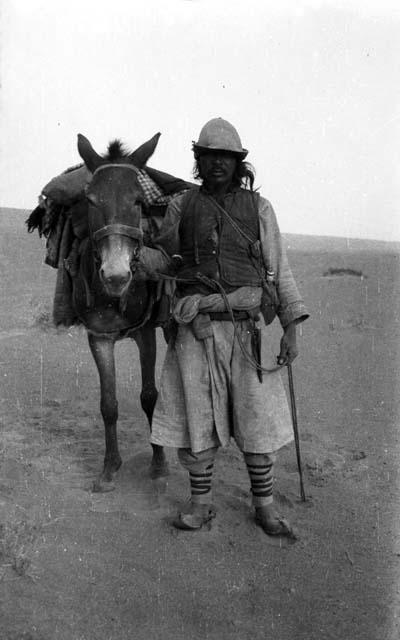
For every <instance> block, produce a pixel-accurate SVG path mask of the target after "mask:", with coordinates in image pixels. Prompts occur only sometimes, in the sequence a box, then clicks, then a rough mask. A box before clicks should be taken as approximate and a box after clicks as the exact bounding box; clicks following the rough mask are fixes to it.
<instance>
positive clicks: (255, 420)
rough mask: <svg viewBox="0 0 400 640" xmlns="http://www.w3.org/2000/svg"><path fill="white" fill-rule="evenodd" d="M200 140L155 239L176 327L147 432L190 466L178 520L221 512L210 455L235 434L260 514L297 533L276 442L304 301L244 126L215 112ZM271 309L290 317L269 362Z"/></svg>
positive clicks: (272, 530) (286, 424) (193, 524)
mask: <svg viewBox="0 0 400 640" xmlns="http://www.w3.org/2000/svg"><path fill="white" fill-rule="evenodd" d="M193 151H194V156H195V162H196V164H195V177H196V178H200V179H201V181H202V184H201V186H200V188H199V189H193V190H191V191H189V192H186V193H185V194H183V195H179V196H177V197H176V198H175V199H174V200H173V201H172V202H171V203H170V205H169V207H168V210H167V213H166V217H165V219H164V223H163V226H162V229H161V233H160V236H159V238H158V241H157V245H158V247H159V248H160V250H161V252H162V253H163V254H164V256H169V257H170V258H173V261H174V263H175V264H176V265H178V268H177V270H176V287H177V288H176V293H175V297H174V300H173V309H172V310H173V317H174V319H175V321H176V322H177V334H176V337H175V338H174V339H172V340H170V342H169V345H168V351H167V354H166V359H165V362H164V366H163V371H162V376H161V384H160V392H159V396H158V401H157V404H156V408H155V411H154V416H153V423H152V436H151V441H152V443H154V444H159V445H164V446H172V447H176V448H177V449H178V457H179V460H180V462H181V463H182V465H183V466H184V467H185V468H186V469H187V470H188V472H189V480H190V488H191V501H190V507H189V509H188V510H187V512H184V513H183V512H182V513H180V514H179V516H178V518H177V519H176V520H175V521H174V525H175V526H176V527H177V528H180V529H186V530H196V529H200V528H201V527H202V526H203V524H205V523H206V522H208V521H209V520H210V519H211V518H212V517H214V515H215V512H214V510H213V508H212V492H211V488H212V487H211V484H212V473H213V465H214V460H215V457H216V453H217V450H218V447H220V446H226V445H227V444H228V443H229V440H230V438H231V437H233V438H234V440H235V441H236V444H237V446H238V447H239V449H240V450H241V451H242V452H243V454H244V460H245V462H246V465H247V469H248V473H249V477H250V482H251V491H252V502H253V506H254V508H255V518H256V522H257V523H258V524H260V525H261V527H262V529H263V530H264V531H265V533H267V534H269V535H287V536H291V535H292V529H291V527H290V525H289V524H288V523H287V522H286V521H285V520H282V519H281V518H280V517H279V516H278V514H277V512H276V510H275V507H274V503H273V492H272V485H273V467H274V462H275V460H276V452H277V451H278V450H279V449H280V448H281V447H282V446H284V445H285V444H287V443H288V442H290V441H291V440H292V439H293V436H292V425H291V418H290V412H289V408H288V404H287V399H286V395H285V391H284V387H283V383H282V380H281V377H280V373H279V371H278V370H277V369H279V368H281V367H282V366H284V365H286V364H288V363H291V362H292V361H293V360H294V358H295V357H296V356H297V346H296V324H298V323H299V322H302V321H303V320H305V319H306V318H307V317H308V313H307V311H306V309H305V306H304V303H303V301H302V300H301V298H300V295H299V293H298V290H297V287H296V284H295V282H294V279H293V276H292V273H291V270H290V268H289V265H288V263H287V259H286V255H285V251H284V249H283V247H282V242H281V236H280V233H279V229H278V225H277V222H276V218H275V214H274V212H273V209H272V207H271V205H270V203H269V202H268V201H267V200H265V199H264V198H262V197H260V196H259V194H257V193H256V192H254V191H253V190H252V187H253V182H254V174H253V171H252V169H251V166H250V165H248V164H247V163H245V162H244V158H245V157H246V155H247V151H246V150H245V149H243V147H242V144H241V140H240V137H239V135H238V132H237V131H236V129H235V128H234V127H233V126H232V125H231V124H230V123H229V122H227V121H225V120H223V119H222V118H215V119H213V120H210V121H209V122H207V123H206V124H205V125H204V127H203V128H202V130H201V132H200V136H199V140H198V142H196V143H193ZM274 296H275V299H274ZM274 303H275V306H274ZM271 309H272V310H273V314H272V315H274V313H275V311H276V313H277V316H278V318H279V320H280V323H281V325H282V328H283V336H282V339H281V345H280V353H279V356H278V365H280V366H279V367H276V366H271V365H269V366H268V367H266V366H265V363H264V366H263V363H262V362H261V347H260V336H261V333H262V334H263V339H266V340H267V341H268V340H269V336H268V333H269V332H268V330H267V329H265V323H269V322H270V321H271V316H270V312H271ZM260 312H261V314H263V315H264V318H265V322H264V321H263V319H262V315H261V314H260ZM260 318H261V319H260ZM262 324H263V325H264V327H263V330H262V332H261V325H262ZM274 365H276V362H275V363H274Z"/></svg>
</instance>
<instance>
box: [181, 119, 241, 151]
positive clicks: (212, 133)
mask: <svg viewBox="0 0 400 640" xmlns="http://www.w3.org/2000/svg"><path fill="white" fill-rule="evenodd" d="M208 150H220V151H230V152H231V153H235V154H237V155H238V156H239V157H240V159H241V160H244V158H245V157H246V156H247V153H248V151H247V149H243V147H242V142H241V140H240V137H239V134H238V132H237V131H236V129H235V127H234V126H233V125H231V123H230V122H228V121H227V120H224V119H223V118H213V119H212V120H209V121H208V122H206V124H205V125H204V127H203V128H202V130H201V131H200V135H199V139H198V141H197V142H193V151H194V152H195V153H196V152H197V153H201V152H202V151H203V152H204V151H208Z"/></svg>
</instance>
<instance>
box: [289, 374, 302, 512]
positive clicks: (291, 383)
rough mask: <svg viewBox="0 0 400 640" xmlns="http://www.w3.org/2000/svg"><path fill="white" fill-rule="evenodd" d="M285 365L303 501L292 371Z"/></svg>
mask: <svg viewBox="0 0 400 640" xmlns="http://www.w3.org/2000/svg"><path fill="white" fill-rule="evenodd" d="M286 366H287V370H288V376H289V392H290V408H291V410H292V421H293V432H294V442H295V445H296V456H297V468H298V470H299V476H300V495H301V499H302V501H303V502H305V501H306V494H305V492H304V483H303V470H302V467H301V457H300V439H299V428H298V426H297V411H296V399H295V396H294V384H293V372H292V365H291V364H287V365H286Z"/></svg>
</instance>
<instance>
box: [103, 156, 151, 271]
mask: <svg viewBox="0 0 400 640" xmlns="http://www.w3.org/2000/svg"><path fill="white" fill-rule="evenodd" d="M110 167H112V168H113V169H115V168H121V169H130V170H131V171H134V172H135V174H136V175H137V174H138V173H139V169H137V168H136V167H135V166H133V165H132V164H127V163H123V164H111V163H107V164H102V165H100V167H97V169H96V170H95V171H94V172H93V177H92V178H94V176H95V175H96V174H97V173H99V172H100V171H102V170H103V169H108V168H110ZM91 206H96V205H93V203H91ZM111 235H120V236H127V237H128V238H132V239H133V240H137V241H138V244H137V246H136V248H135V251H134V256H133V260H132V262H133V263H135V262H137V261H138V259H139V252H140V249H141V248H142V246H143V231H142V229H140V227H134V226H133V225H128V224H120V223H119V222H115V223H112V224H107V225H105V226H104V227H100V229H97V230H96V231H94V232H93V233H92V234H91V236H92V243H93V248H94V251H95V254H98V242H99V241H100V240H102V239H103V238H106V237H107V236H111Z"/></svg>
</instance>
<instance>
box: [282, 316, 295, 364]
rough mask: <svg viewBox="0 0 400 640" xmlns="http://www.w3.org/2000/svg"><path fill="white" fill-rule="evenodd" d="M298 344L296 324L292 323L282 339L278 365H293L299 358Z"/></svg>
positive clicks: (287, 327) (286, 328)
mask: <svg viewBox="0 0 400 640" xmlns="http://www.w3.org/2000/svg"><path fill="white" fill-rule="evenodd" d="M298 353H299V352H298V350H297V342H296V323H295V322H291V323H290V324H288V325H287V326H286V327H285V329H284V333H283V336H282V338H281V350H280V353H279V356H278V364H279V365H282V366H283V365H286V364H291V363H292V362H293V360H294V359H295V358H297V356H298Z"/></svg>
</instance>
